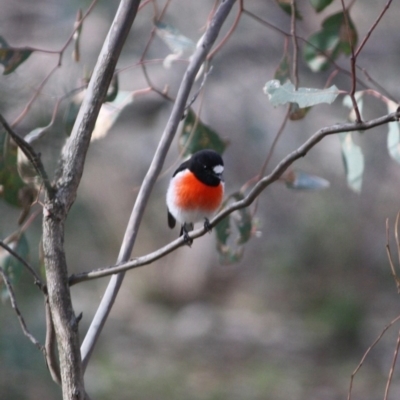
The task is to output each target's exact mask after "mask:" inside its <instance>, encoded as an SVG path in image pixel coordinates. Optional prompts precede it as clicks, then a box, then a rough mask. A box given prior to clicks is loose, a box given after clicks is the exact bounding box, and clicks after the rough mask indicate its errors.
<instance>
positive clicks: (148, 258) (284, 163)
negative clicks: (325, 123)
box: [69, 111, 400, 285]
mask: <svg viewBox="0 0 400 400" xmlns="http://www.w3.org/2000/svg"><path fill="white" fill-rule="evenodd" d="M399 118H400V111H396V112H394V113H390V114H387V115H384V116H382V117H379V118H376V119H373V120H370V121H367V122H362V123H356V122H352V123H345V124H336V125H333V126H330V127H326V128H322V129H320V130H319V131H317V132H316V133H315V134H314V135H312V136H311V137H310V138H309V139H308V140H307V141H306V142H305V143H303V144H302V145H301V146H300V147H298V148H297V149H296V150H294V151H293V152H291V153H290V154H288V155H287V156H286V157H285V158H284V159H282V160H281V162H280V163H279V164H278V165H277V166H276V167H275V169H274V170H273V171H272V172H271V173H270V174H269V175H267V176H265V177H264V178H263V179H261V180H260V181H259V182H258V183H257V184H256V185H255V186H254V187H253V188H252V189H251V190H250V192H249V193H248V194H247V196H246V197H245V198H244V199H242V200H240V201H237V202H235V203H232V204H230V205H229V206H228V207H227V208H225V209H224V210H222V211H221V212H220V213H219V214H218V215H216V216H215V217H214V218H213V219H212V220H211V221H210V224H211V226H212V227H214V226H215V225H217V224H218V222H220V221H221V220H222V219H224V218H225V217H227V216H228V215H229V214H231V213H232V212H234V211H236V210H239V209H241V208H244V207H247V206H249V205H250V204H251V203H252V202H253V201H254V200H255V199H256V198H257V197H258V196H259V195H260V193H261V192H262V191H263V190H264V189H266V188H267V187H268V186H269V185H271V184H272V183H273V182H275V181H277V180H278V179H279V178H280V177H281V176H282V174H283V173H284V172H285V171H286V169H287V168H288V167H289V166H290V165H291V164H293V163H294V162H295V161H296V160H297V159H299V158H301V157H304V156H305V155H306V154H307V153H308V151H309V150H311V149H312V148H313V147H314V146H315V145H316V144H318V143H319V142H320V141H321V140H322V139H323V138H324V137H325V136H328V135H333V134H336V133H340V132H350V131H366V130H368V129H372V128H375V127H377V126H380V125H383V124H387V123H389V122H394V121H398V120H399ZM207 232H208V230H206V229H205V228H204V227H202V228H199V229H196V230H194V231H192V232H190V233H189V237H190V238H191V239H196V238H198V237H200V236H203V235H204V234H205V233H207ZM184 244H185V242H184V239H183V237H180V238H178V239H176V240H174V241H173V242H171V243H169V244H167V245H166V246H164V247H162V248H161V249H159V250H156V251H154V252H153V253H150V254H147V255H145V256H142V257H138V258H134V259H133V260H131V261H129V262H126V263H122V262H121V263H119V264H117V265H114V266H112V267H105V268H100V269H97V270H93V271H90V272H82V273H80V274H74V275H71V277H70V278H69V283H70V285H75V284H77V283H79V282H84V281H87V280H91V279H97V278H102V277H105V276H108V275H112V274H115V273H121V272H125V271H128V270H130V269H133V268H138V267H141V266H143V265H147V264H151V263H152V262H154V261H156V260H158V259H160V258H162V257H164V256H165V255H167V254H169V253H171V252H172V251H174V250H176V249H177V248H178V247H180V246H182V245H184Z"/></svg>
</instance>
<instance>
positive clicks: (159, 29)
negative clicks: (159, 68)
mask: <svg viewBox="0 0 400 400" xmlns="http://www.w3.org/2000/svg"><path fill="white" fill-rule="evenodd" d="M154 25H155V27H156V34H157V36H159V37H160V38H161V39H162V40H163V42H164V43H165V44H166V45H167V46H168V48H169V49H170V50H171V51H172V54H169V55H168V56H167V57H166V58H165V60H164V67H165V68H169V67H170V66H171V64H172V61H175V60H177V59H179V58H181V57H182V56H185V55H187V56H189V55H191V54H192V53H193V52H194V50H195V48H196V44H195V43H194V42H193V41H192V40H191V39H189V38H188V37H186V36H184V35H182V33H181V32H180V31H179V30H178V29H177V28H175V27H174V26H172V25H170V24H166V23H165V22H162V21H156V22H155V23H154Z"/></svg>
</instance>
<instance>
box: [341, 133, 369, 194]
mask: <svg viewBox="0 0 400 400" xmlns="http://www.w3.org/2000/svg"><path fill="white" fill-rule="evenodd" d="M339 139H340V144H341V146H342V158H343V163H344V169H345V172H346V177H347V184H348V185H349V187H350V188H351V189H352V190H354V191H355V192H358V193H359V192H360V191H361V186H362V178H363V173H364V155H363V153H362V151H361V148H360V146H358V145H356V144H355V143H354V141H353V138H352V136H351V132H344V133H340V134H339Z"/></svg>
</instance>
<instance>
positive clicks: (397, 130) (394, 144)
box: [387, 101, 400, 164]
mask: <svg viewBox="0 0 400 400" xmlns="http://www.w3.org/2000/svg"><path fill="white" fill-rule="evenodd" d="M398 107H399V105H398V104H397V103H395V102H394V101H390V102H389V103H388V112H389V113H392V112H395V111H396V110H397V108H398ZM388 128H389V132H388V136H387V148H388V151H389V154H390V157H392V158H393V160H394V161H396V162H398V163H399V164H400V125H399V122H390V123H389V124H388Z"/></svg>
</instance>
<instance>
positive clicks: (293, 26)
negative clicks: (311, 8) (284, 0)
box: [290, 0, 299, 89]
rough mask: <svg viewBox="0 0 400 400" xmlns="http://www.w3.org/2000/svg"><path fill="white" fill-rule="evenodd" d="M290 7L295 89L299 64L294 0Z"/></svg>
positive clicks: (297, 84)
mask: <svg viewBox="0 0 400 400" xmlns="http://www.w3.org/2000/svg"><path fill="white" fill-rule="evenodd" d="M290 7H291V11H292V15H291V22H290V33H291V35H292V42H293V66H292V75H293V85H294V87H295V88H296V89H297V88H298V86H299V73H298V70H299V64H298V60H297V59H298V52H299V45H298V43H297V36H296V0H291V2H290Z"/></svg>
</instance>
